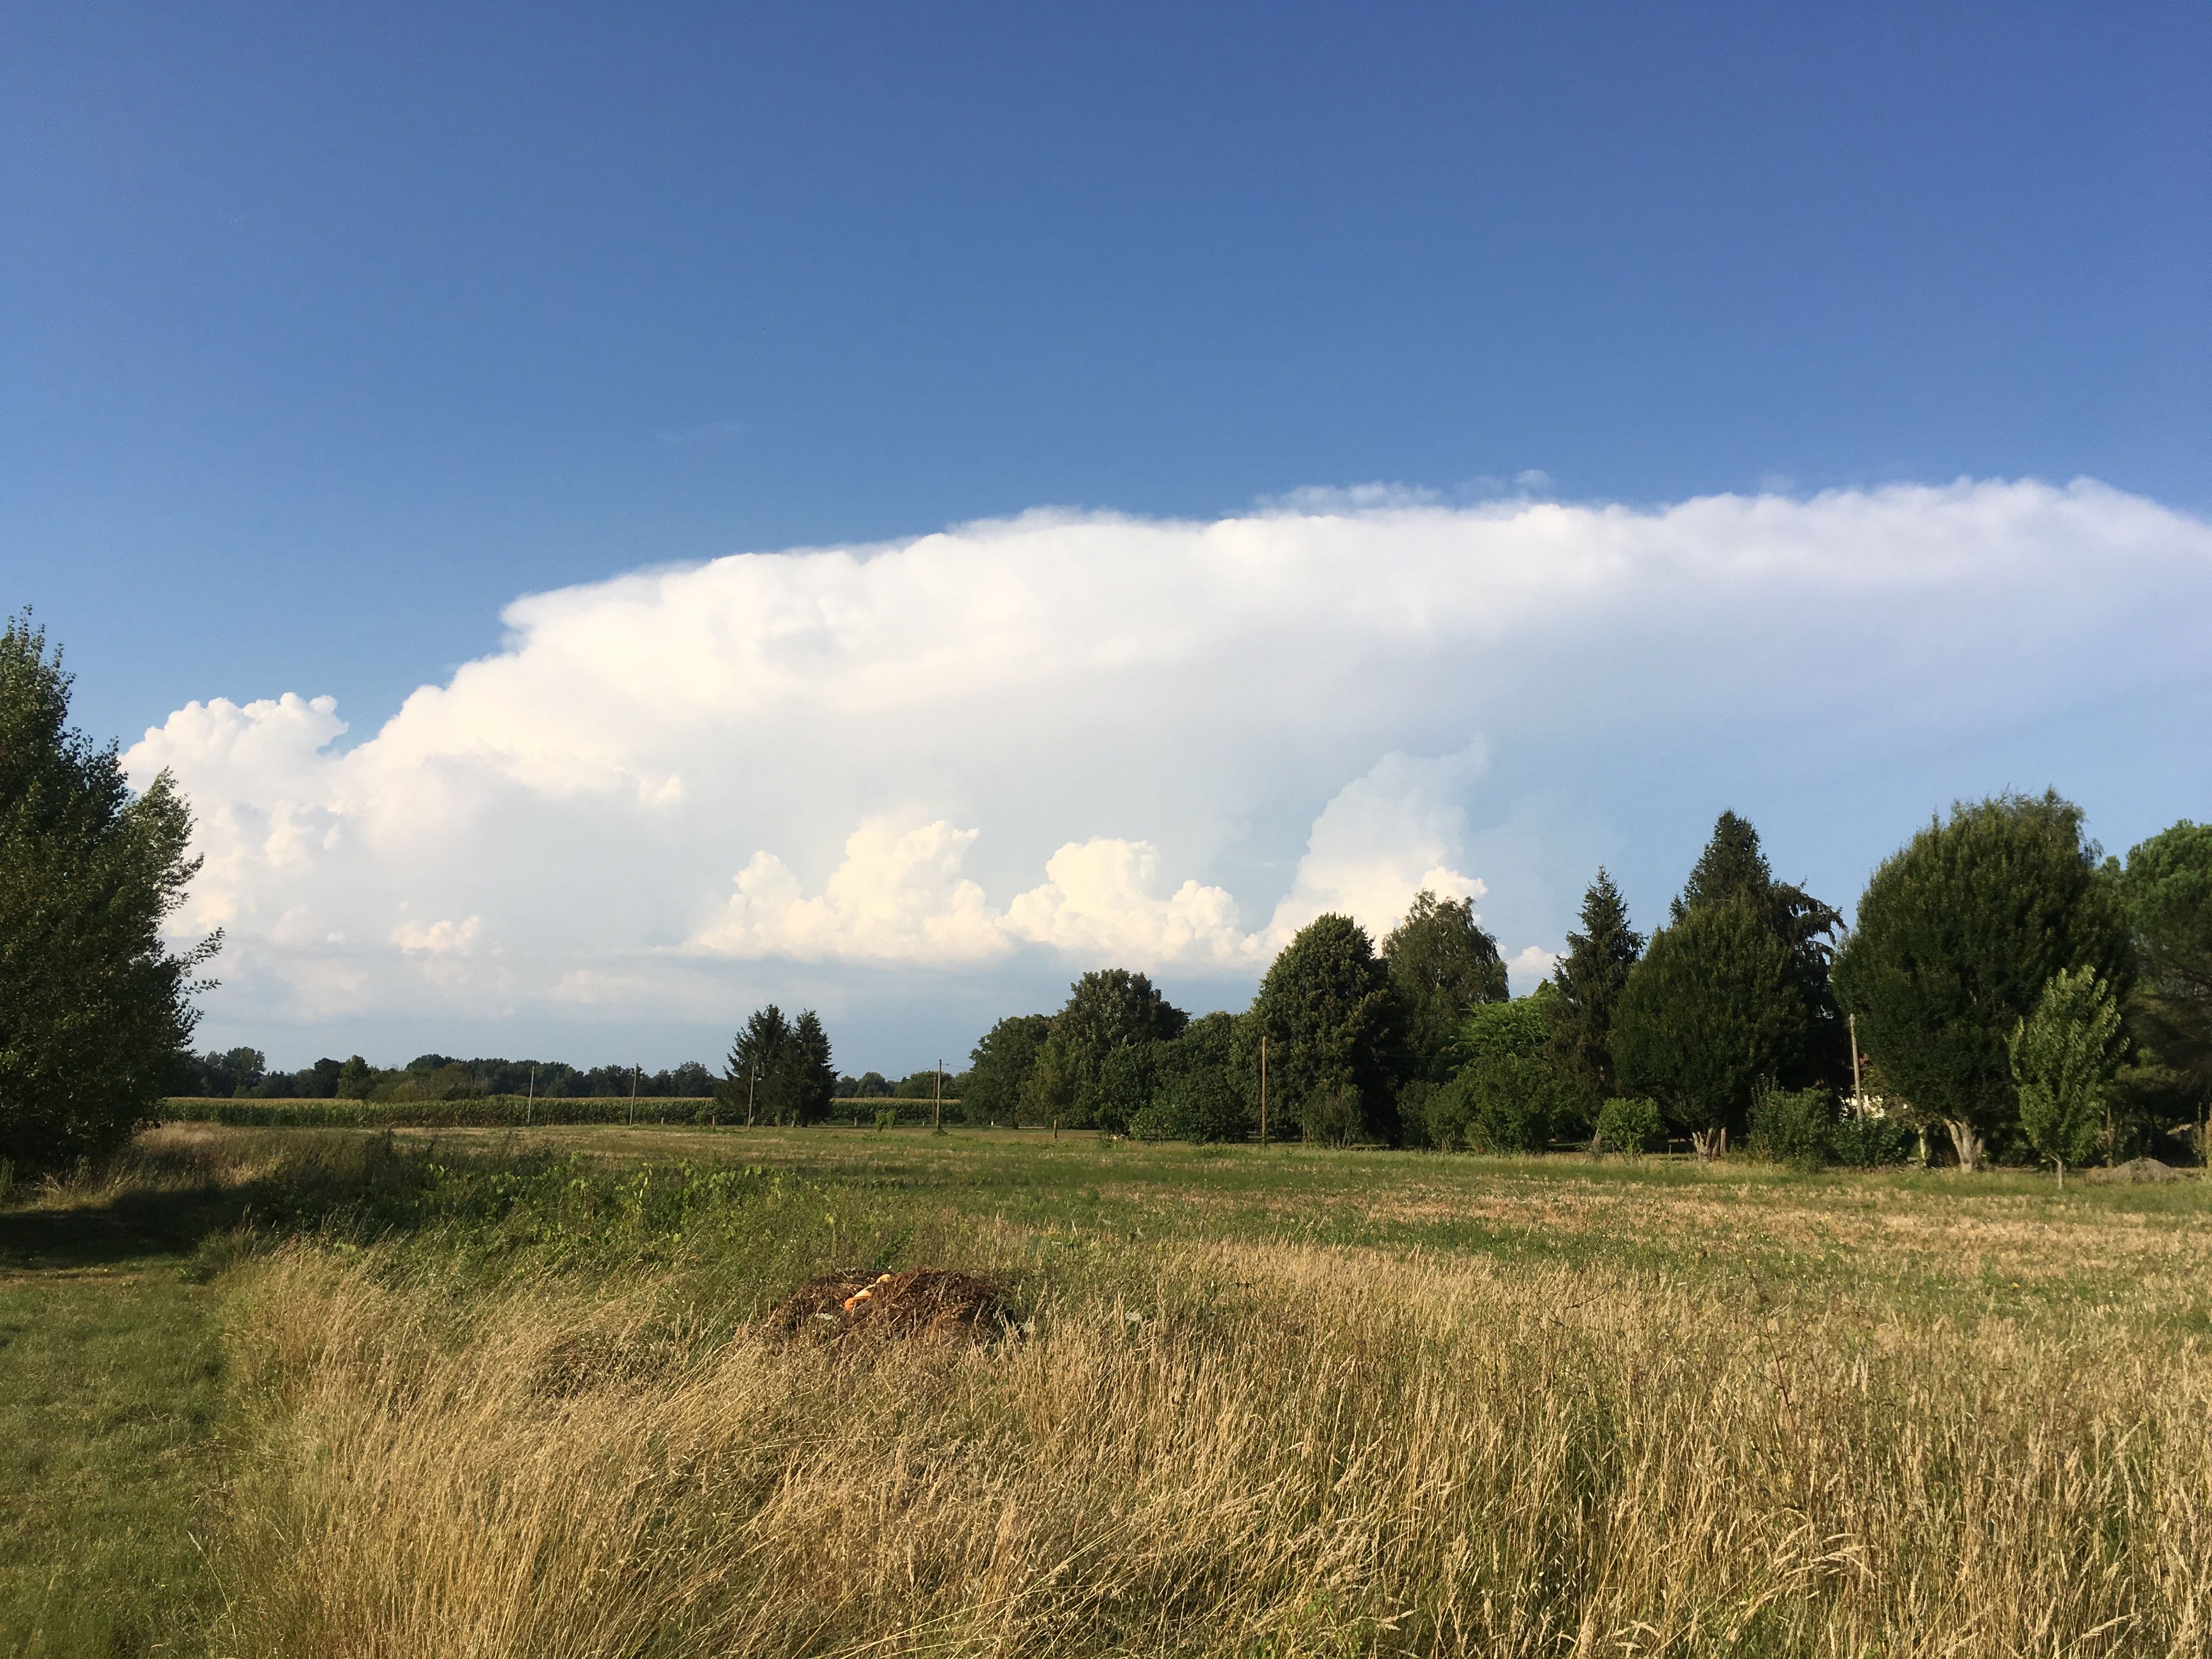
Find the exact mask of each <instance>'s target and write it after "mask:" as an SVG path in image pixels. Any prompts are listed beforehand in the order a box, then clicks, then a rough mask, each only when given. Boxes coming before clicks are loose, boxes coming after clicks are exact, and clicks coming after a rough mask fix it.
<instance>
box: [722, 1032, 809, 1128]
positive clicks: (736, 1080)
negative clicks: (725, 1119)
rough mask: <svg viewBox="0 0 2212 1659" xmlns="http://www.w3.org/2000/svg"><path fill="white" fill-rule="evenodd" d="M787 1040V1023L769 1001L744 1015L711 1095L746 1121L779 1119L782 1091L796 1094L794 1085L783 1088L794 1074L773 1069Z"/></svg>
mask: <svg viewBox="0 0 2212 1659" xmlns="http://www.w3.org/2000/svg"><path fill="white" fill-rule="evenodd" d="M790 1042H791V1024H790V1022H789V1021H788V1020H787V1019H785V1018H784V1017H783V1010H782V1009H781V1008H779V1007H777V1006H775V1004H774V1003H773V1002H771V1003H769V1005H768V1006H766V1007H765V1008H759V1009H756V1010H755V1011H754V1012H752V1013H750V1014H749V1015H747V1016H746V1018H745V1023H744V1026H743V1027H742V1028H741V1029H740V1030H738V1037H737V1041H736V1042H733V1043H732V1044H731V1045H730V1054H729V1058H728V1060H726V1061H725V1062H724V1065H723V1071H722V1081H721V1084H720V1086H719V1087H717V1088H716V1089H715V1091H714V1097H715V1098H716V1099H717V1100H718V1101H720V1102H721V1103H723V1104H724V1105H725V1106H726V1107H727V1108H728V1109H730V1110H731V1111H732V1114H734V1113H737V1112H743V1113H744V1115H745V1121H746V1122H747V1123H748V1124H751V1123H755V1122H757V1121H760V1120H761V1119H763V1118H765V1119H767V1120H768V1121H769V1122H771V1123H773V1122H776V1121H780V1119H779V1116H778V1107H779V1105H787V1104H788V1103H787V1102H785V1101H784V1099H783V1097H784V1095H785V1093H787V1092H792V1093H793V1094H794V1097H795V1093H796V1091H795V1088H793V1089H791V1090H787V1087H786V1085H787V1083H788V1084H793V1085H795V1082H796V1077H795V1074H793V1073H788V1072H785V1073H779V1072H778V1071H777V1069H776V1061H777V1060H780V1059H781V1058H782V1055H783V1051H784V1049H785V1048H787V1047H788V1046H789V1045H790Z"/></svg>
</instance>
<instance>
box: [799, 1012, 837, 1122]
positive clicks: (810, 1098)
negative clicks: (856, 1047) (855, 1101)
mask: <svg viewBox="0 0 2212 1659" xmlns="http://www.w3.org/2000/svg"><path fill="white" fill-rule="evenodd" d="M787 1051H788V1052H789V1053H790V1054H792V1055H793V1056H794V1057H795V1060H796V1064H797V1073H796V1076H795V1078H794V1079H793V1097H794V1098H793V1102H792V1121H793V1122H795V1123H818V1122H820V1121H822V1120H823V1118H826V1117H828V1116H829V1103H830V1102H831V1101H833V1100H835V1099H836V1097H837V1067H836V1064H835V1063H834V1062H833V1061H832V1060H831V1059H830V1055H829V1032H828V1031H826V1030H823V1027H822V1019H821V1016H819V1015H818V1014H817V1013H816V1012H814V1010H812V1009H811V1008H809V1009H806V1010H805V1011H804V1012H802V1013H800V1015H799V1020H798V1023H797V1024H794V1025H793V1027H792V1028H791V1041H790V1042H789V1043H788V1044H787Z"/></svg>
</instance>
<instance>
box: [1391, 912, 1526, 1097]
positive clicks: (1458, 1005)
mask: <svg viewBox="0 0 2212 1659" xmlns="http://www.w3.org/2000/svg"><path fill="white" fill-rule="evenodd" d="M1383 961H1384V962H1385V963H1388V964H1389V970H1390V985H1391V988H1392V989H1393V990H1394V991H1395V993H1396V994H1397V997H1398V1007H1399V1017H1400V1021H1401V1027H1402V1030H1403V1031H1404V1036H1405V1041H1406V1046H1407V1049H1408V1050H1409V1052H1410V1056H1411V1059H1412V1062H1413V1066H1414V1067H1415V1069H1416V1070H1418V1071H1420V1072H1422V1073H1427V1074H1429V1075H1431V1076H1433V1077H1436V1078H1437V1079H1439V1080H1441V1079H1442V1078H1443V1075H1444V1073H1445V1071H1446V1069H1447V1067H1448V1063H1449V1062H1448V1059H1447V1055H1446V1050H1447V1048H1449V1044H1450V1042H1451V1040H1452V1036H1453V1034H1454V1033H1455V1031H1456V1030H1458V1027H1459V1022H1460V1018H1461V1017H1462V1015H1463V1014H1465V1013H1466V1012H1467V1011H1468V1009H1469V1008H1471V1007H1474V1006H1476V1005H1477V1004H1480V1003H1492V1002H1503V1001H1504V1000H1506V998H1507V997H1509V996H1510V995H1511V992H1510V990H1509V989H1508V988H1507V987H1506V981H1505V963H1504V961H1503V959H1501V958H1500V957H1499V956H1498V941H1497V940H1496V939H1493V938H1492V937H1491V935H1490V934H1488V933H1486V932H1484V931H1483V928H1482V925H1481V924H1480V922H1479V921H1476V920H1475V915H1474V901H1473V900H1471V899H1463V898H1462V899H1440V898H1438V897H1437V896H1436V895H1435V894H1434V893H1432V892H1431V891H1429V890H1427V889H1426V888H1423V889H1422V890H1421V891H1420V892H1419V893H1418V894H1416V895H1415V896H1414V898H1413V904H1412V905H1411V906H1410V907H1409V908H1407V912H1406V919H1405V920H1404V921H1401V922H1400V923H1399V924H1398V925H1397V927H1395V928H1393V929H1392V930H1391V932H1390V935H1389V938H1388V939H1384V940H1383Z"/></svg>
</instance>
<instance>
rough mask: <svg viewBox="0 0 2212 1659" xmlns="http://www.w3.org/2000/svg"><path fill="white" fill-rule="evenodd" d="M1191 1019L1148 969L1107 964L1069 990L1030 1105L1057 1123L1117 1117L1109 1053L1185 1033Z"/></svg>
mask: <svg viewBox="0 0 2212 1659" xmlns="http://www.w3.org/2000/svg"><path fill="white" fill-rule="evenodd" d="M1189 1020H1190V1016H1189V1015H1188V1014H1186V1013H1185V1012H1183V1011H1182V1009H1180V1008H1178V1007H1176V1006H1175V1005H1174V1004H1173V1003H1171V1002H1170V1001H1169V1000H1167V999H1166V998H1165V997H1164V996H1162V995H1161V994H1160V993H1159V991H1158V988H1157V987H1155V986H1154V985H1153V984H1152V981H1151V980H1150V979H1148V978H1146V976H1145V975H1142V974H1138V973H1132V972H1130V971H1129V970H1128V969H1126V968H1107V969H1098V970H1097V971H1095V972H1092V973H1088V974H1085V975H1084V976H1083V977H1082V978H1081V979H1079V980H1077V981H1075V983H1074V984H1073V985H1071V986H1070V987H1068V994H1067V1004H1066V1006H1065V1007H1063V1008H1062V1009H1061V1010H1060V1012H1059V1013H1057V1014H1056V1015H1054V1017H1053V1020H1052V1030H1051V1031H1050V1033H1049V1034H1048V1036H1047V1037H1046V1039H1045V1041H1044V1042H1043V1043H1042V1045H1040V1047H1039V1048H1038V1051H1037V1058H1036V1061H1034V1062H1033V1063H1032V1065H1031V1067H1030V1076H1029V1078H1028V1079H1026V1080H1025V1083H1024V1088H1025V1090H1026V1092H1027V1096H1028V1103H1029V1104H1030V1107H1031V1108H1032V1109H1033V1111H1034V1114H1035V1115H1036V1116H1039V1117H1042V1118H1045V1119H1047V1120H1048V1121H1055V1122H1057V1121H1066V1122H1071V1123H1097V1122H1101V1121H1103V1120H1102V1117H1101V1114H1102V1112H1103V1114H1105V1115H1106V1116H1108V1117H1117V1118H1118V1114H1119V1111H1120V1108H1119V1106H1118V1105H1115V1104H1113V1103H1109V1101H1108V1100H1107V1099H1106V1097H1104V1096H1103V1095H1102V1094H1101V1092H1100V1091H1101V1088H1102V1086H1103V1078H1104V1070H1105V1065H1106V1058H1107V1056H1108V1055H1109V1054H1113V1053H1114V1052H1115V1050H1117V1049H1121V1048H1136V1047H1139V1046H1142V1045H1144V1044H1147V1043H1153V1042H1169V1041H1170V1040H1172V1039H1173V1038H1176V1037H1178V1036H1182V1031H1183V1027H1184V1026H1185V1025H1187V1024H1188V1023H1189ZM1123 1086H1124V1085H1117V1090H1118V1089H1121V1088H1122V1087H1123ZM1115 1099H1116V1100H1117V1101H1118V1100H1119V1099H1120V1094H1119V1093H1118V1092H1117V1094H1116V1096H1115ZM1116 1132H1117V1133H1118V1127H1117V1130H1116Z"/></svg>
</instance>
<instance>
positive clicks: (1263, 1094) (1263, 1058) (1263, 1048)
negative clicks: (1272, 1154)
mask: <svg viewBox="0 0 2212 1659" xmlns="http://www.w3.org/2000/svg"><path fill="white" fill-rule="evenodd" d="M1260 1144H1261V1146H1266V1145H1267V1038H1265V1037H1261V1039H1260Z"/></svg>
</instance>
